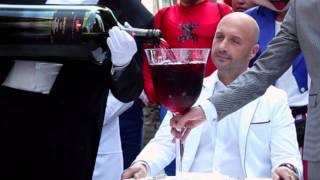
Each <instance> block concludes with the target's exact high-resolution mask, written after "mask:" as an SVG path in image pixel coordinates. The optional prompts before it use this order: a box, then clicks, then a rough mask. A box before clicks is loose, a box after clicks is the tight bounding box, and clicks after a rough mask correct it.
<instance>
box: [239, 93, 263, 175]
mask: <svg viewBox="0 0 320 180" xmlns="http://www.w3.org/2000/svg"><path fill="white" fill-rule="evenodd" d="M259 102H260V99H259V98H258V99H256V100H254V101H252V102H250V103H249V104H247V105H246V106H244V107H243V108H242V109H240V110H238V111H236V112H235V113H240V116H239V117H240V119H239V120H240V123H239V151H240V158H241V165H242V168H243V172H246V170H245V164H244V163H245V157H246V156H245V154H246V143H247V142H246V141H247V137H248V136H247V135H248V131H249V127H250V123H251V121H252V120H253V117H254V114H255V112H256V109H257V108H258V105H259Z"/></svg>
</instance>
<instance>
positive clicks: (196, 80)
mask: <svg viewBox="0 0 320 180" xmlns="http://www.w3.org/2000/svg"><path fill="white" fill-rule="evenodd" d="M145 51H146V54H147V58H148V63H149V65H150V67H151V73H152V79H153V83H154V88H155V90H156V92H157V98H158V100H159V102H160V104H162V105H163V106H164V107H166V108H167V109H169V110H170V111H171V112H172V113H173V114H174V115H177V114H179V115H181V114H184V113H185V112H187V111H188V110H189V109H190V107H191V106H192V105H193V104H194V103H195V102H196V100H197V99H198V97H199V95H200V92H201V88H202V82H203V77H204V71H205V65H206V62H207V59H208V55H209V52H210V49H187V48H180V49H165V48H157V49H146V50H145ZM180 131H181V130H180ZM182 156H183V144H182V143H181V141H180V140H179V139H177V140H176V176H177V177H178V179H182Z"/></svg>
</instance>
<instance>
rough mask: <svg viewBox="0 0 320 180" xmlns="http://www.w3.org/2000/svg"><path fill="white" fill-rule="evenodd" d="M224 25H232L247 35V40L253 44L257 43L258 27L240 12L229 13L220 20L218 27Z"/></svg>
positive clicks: (251, 19)
mask: <svg viewBox="0 0 320 180" xmlns="http://www.w3.org/2000/svg"><path fill="white" fill-rule="evenodd" d="M225 23H228V24H232V26H234V27H238V28H239V29H241V31H244V32H246V33H247V34H248V35H249V36H248V38H249V39H248V40H252V42H253V43H257V42H258V40H259V36H260V29H259V25H258V24H257V22H256V20H254V19H253V18H252V17H251V16H249V15H247V14H245V13H242V12H234V13H230V14H228V15H226V16H224V17H223V18H222V19H221V21H220V23H219V24H218V27H219V26H221V25H224V24H225Z"/></svg>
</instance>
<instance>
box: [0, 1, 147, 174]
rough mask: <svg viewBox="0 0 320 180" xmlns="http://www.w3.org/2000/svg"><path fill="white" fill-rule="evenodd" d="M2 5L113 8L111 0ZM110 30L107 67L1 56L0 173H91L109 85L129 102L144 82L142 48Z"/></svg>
mask: <svg viewBox="0 0 320 180" xmlns="http://www.w3.org/2000/svg"><path fill="white" fill-rule="evenodd" d="M1 3H10V4H39V5H40V4H94V5H96V4H99V5H107V6H108V5H109V4H111V1H108V0H106V1H100V2H98V1H97V0H72V1H64V0H47V1H46V0H33V1H21V0H3V1H1ZM110 7H111V6H110ZM109 34H110V37H109V38H108V46H109V48H110V50H111V61H106V62H105V63H104V64H103V65H101V66H98V65H95V64H93V63H91V62H90V61H76V60H75V61H74V62H72V63H68V62H61V61H60V62H61V63H52V62H46V59H43V60H42V61H32V60H28V59H21V60H12V59H1V61H0V99H1V101H0V116H1V117H0V137H1V142H2V146H1V147H2V148H1V154H0V159H1V164H0V167H1V174H0V179H8V177H9V178H11V179H19V178H20V177H21V176H23V178H24V179H33V180H38V179H41V180H42V179H47V180H51V179H52V180H56V179H77V180H88V179H91V178H92V173H93V168H94V163H95V158H96V154H97V150H98V144H99V139H100V133H101V128H102V124H103V119H104V115H105V109H106V101H107V96H108V92H109V90H111V91H112V93H113V95H114V96H116V97H117V98H118V99H119V100H121V101H123V102H129V101H131V100H133V99H134V98H136V97H138V96H139V95H140V93H141V91H142V88H143V81H142V71H141V69H140V67H141V66H140V62H139V61H137V60H136V59H135V58H136V57H133V56H134V54H135V53H136V51H137V46H136V43H135V42H134V39H133V38H132V37H131V36H130V35H129V34H128V33H126V32H124V31H121V30H120V29H119V28H116V27H115V28H112V29H111V30H110V31H109ZM36 50H37V49H35V51H36ZM57 60H58V59H57ZM111 70H112V72H111ZM108 146H112V144H108Z"/></svg>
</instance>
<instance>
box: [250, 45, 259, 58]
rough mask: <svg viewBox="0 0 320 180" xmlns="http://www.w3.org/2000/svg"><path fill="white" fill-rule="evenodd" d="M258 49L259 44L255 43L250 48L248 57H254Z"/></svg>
mask: <svg viewBox="0 0 320 180" xmlns="http://www.w3.org/2000/svg"><path fill="white" fill-rule="evenodd" d="M259 49H260V46H259V44H255V45H254V46H253V47H252V49H251V52H250V56H249V57H250V59H252V58H254V57H255V56H256V54H257V53H258V52H259Z"/></svg>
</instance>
